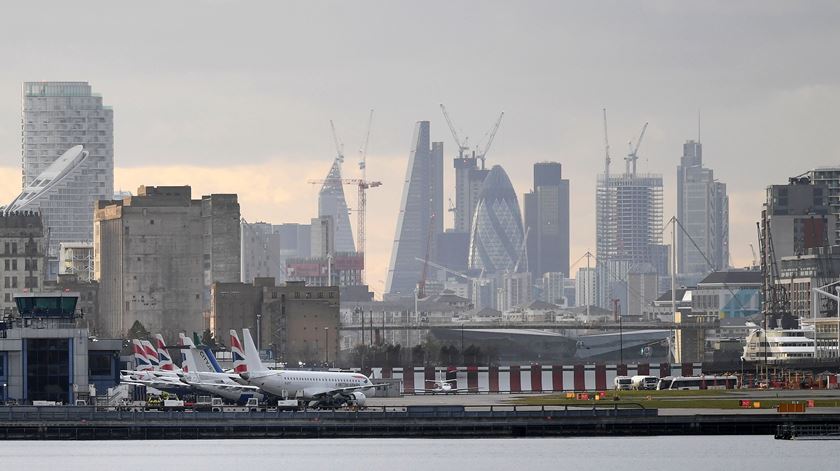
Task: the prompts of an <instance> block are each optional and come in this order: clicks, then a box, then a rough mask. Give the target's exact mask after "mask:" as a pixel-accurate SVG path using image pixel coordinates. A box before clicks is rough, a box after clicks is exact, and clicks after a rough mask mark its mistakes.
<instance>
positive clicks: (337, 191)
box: [318, 157, 356, 252]
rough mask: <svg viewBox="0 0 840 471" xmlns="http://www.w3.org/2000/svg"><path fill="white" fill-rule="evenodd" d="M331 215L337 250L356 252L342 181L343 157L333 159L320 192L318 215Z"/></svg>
mask: <svg viewBox="0 0 840 471" xmlns="http://www.w3.org/2000/svg"><path fill="white" fill-rule="evenodd" d="M324 216H330V217H332V220H333V225H334V229H333V230H334V241H335V251H336V252H355V251H356V248H355V245H354V244H353V228H352V227H351V226H350V211H349V210H348V209H347V200H345V199H344V184H343V182H342V181H341V158H340V157H339V158H336V159H335V160H334V161H333V164H332V167H330V172H329V173H328V174H327V178H325V179H324V184H323V186H321V191H320V192H319V193H318V217H324Z"/></svg>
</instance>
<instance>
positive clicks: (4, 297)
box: [3, 293, 12, 303]
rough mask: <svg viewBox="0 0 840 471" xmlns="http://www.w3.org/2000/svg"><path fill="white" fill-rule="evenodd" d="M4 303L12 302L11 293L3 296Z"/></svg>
mask: <svg viewBox="0 0 840 471" xmlns="http://www.w3.org/2000/svg"><path fill="white" fill-rule="evenodd" d="M3 301H5V302H7V303H10V302H12V295H11V293H5V294H4V295H3Z"/></svg>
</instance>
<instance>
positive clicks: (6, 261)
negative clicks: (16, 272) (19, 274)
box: [3, 258, 9, 271]
mask: <svg viewBox="0 0 840 471" xmlns="http://www.w3.org/2000/svg"><path fill="white" fill-rule="evenodd" d="M4 262H5V263H4V264H3V267H4V268H5V270H6V271H9V259H8V258H7V259H6V260H4Z"/></svg>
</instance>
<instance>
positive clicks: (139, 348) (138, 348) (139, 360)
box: [131, 339, 152, 371]
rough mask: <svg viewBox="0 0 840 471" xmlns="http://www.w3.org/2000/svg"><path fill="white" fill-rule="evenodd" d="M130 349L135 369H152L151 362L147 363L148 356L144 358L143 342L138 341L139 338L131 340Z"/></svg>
mask: <svg viewBox="0 0 840 471" xmlns="http://www.w3.org/2000/svg"><path fill="white" fill-rule="evenodd" d="M131 343H132V349H133V351H134V363H135V365H136V366H137V369H138V370H140V371H146V370H150V369H152V365H151V363H149V360H148V358H146V353H145V351H144V350H145V349H144V348H143V344H141V343H140V341H139V340H137V339H134V340H132V341H131Z"/></svg>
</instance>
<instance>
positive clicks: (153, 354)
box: [140, 340, 160, 370]
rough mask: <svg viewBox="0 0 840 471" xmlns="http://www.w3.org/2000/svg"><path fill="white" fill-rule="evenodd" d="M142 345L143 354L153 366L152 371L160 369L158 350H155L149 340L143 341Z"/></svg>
mask: <svg viewBox="0 0 840 471" xmlns="http://www.w3.org/2000/svg"><path fill="white" fill-rule="evenodd" d="M140 343H141V344H143V353H144V354H145V355H146V359H147V360H149V364H150V365H151V366H152V369H153V370H157V369H159V366H160V363H159V361H158V356H157V350H155V346H154V345H152V342H149V341H148V340H141V341H140Z"/></svg>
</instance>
